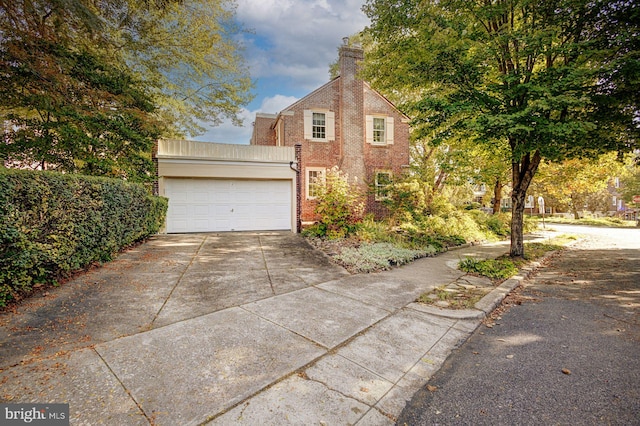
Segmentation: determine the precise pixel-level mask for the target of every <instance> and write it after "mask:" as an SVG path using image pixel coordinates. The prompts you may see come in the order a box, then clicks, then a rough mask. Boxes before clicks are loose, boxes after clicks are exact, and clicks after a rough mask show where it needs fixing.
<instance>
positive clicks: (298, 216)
mask: <svg viewBox="0 0 640 426" xmlns="http://www.w3.org/2000/svg"><path fill="white" fill-rule="evenodd" d="M295 155H296V161H291V162H290V163H289V167H290V168H291V170H293V171H295V172H296V233H298V234H299V233H300V232H302V198H301V196H300V194H301V190H300V187H301V176H300V168H299V167H300V165H301V164H302V145H301V144H299V143H298V144H296V145H295ZM294 164H296V166H297V167H294V166H293V165H294Z"/></svg>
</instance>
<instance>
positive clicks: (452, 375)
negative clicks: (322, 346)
mask: <svg viewBox="0 0 640 426" xmlns="http://www.w3.org/2000/svg"><path fill="white" fill-rule="evenodd" d="M548 226H549V225H548ZM551 227H553V228H555V229H557V230H559V231H563V232H570V233H574V234H582V235H583V236H584V237H585V239H584V240H582V241H581V242H579V243H578V244H576V245H574V246H573V247H571V248H569V249H567V250H566V251H564V252H562V253H559V254H558V255H557V256H554V257H552V258H551V259H549V260H548V261H547V262H546V264H545V265H543V266H542V267H541V268H540V269H539V270H538V271H537V272H536V274H535V275H534V276H533V277H531V278H530V279H528V280H526V281H525V282H524V285H523V286H522V287H521V288H520V289H518V290H516V292H515V293H513V294H512V295H511V296H509V297H508V298H507V299H506V300H505V302H504V303H503V306H502V307H500V308H498V310H497V311H496V312H495V313H494V314H493V315H492V317H490V318H488V319H487V320H485V323H484V324H482V325H480V327H478V329H477V330H476V331H475V332H474V333H473V334H472V336H471V337H470V338H469V339H468V340H467V341H466V342H465V343H464V344H463V345H462V346H460V347H459V348H458V349H457V350H455V351H454V352H453V353H452V355H451V356H450V357H449V358H448V359H447V361H446V362H445V363H444V365H443V368H442V369H441V370H440V371H439V372H437V373H436V374H434V375H433V376H432V378H431V379H430V381H429V382H428V383H427V385H426V386H425V387H423V388H422V389H421V390H420V391H418V392H417V393H416V394H415V395H414V397H413V398H412V400H411V401H410V402H409V403H407V406H406V407H405V409H404V410H403V412H402V414H401V415H400V416H399V418H398V422H397V424H399V425H405V424H406V425H640V356H639V355H640V229H611V228H591V227H580V226H566V225H563V226H560V225H551Z"/></svg>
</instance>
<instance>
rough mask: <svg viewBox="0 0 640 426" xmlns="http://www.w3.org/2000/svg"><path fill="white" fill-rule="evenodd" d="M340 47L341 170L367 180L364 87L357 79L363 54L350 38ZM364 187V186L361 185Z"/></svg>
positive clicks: (360, 48)
mask: <svg viewBox="0 0 640 426" xmlns="http://www.w3.org/2000/svg"><path fill="white" fill-rule="evenodd" d="M343 41H344V44H343V45H342V46H340V55H339V59H338V61H339V65H340V94H341V96H340V120H341V121H340V127H341V133H342V137H341V143H342V160H341V164H340V169H341V170H342V171H344V172H346V173H348V174H349V178H350V181H351V182H353V178H354V176H365V165H364V143H365V117H364V83H363V81H362V80H360V79H358V78H357V74H358V68H359V63H360V61H362V60H363V59H364V50H363V49H362V47H360V46H358V45H355V46H349V44H348V38H346V37H345V38H344V39H343ZM358 183H359V184H364V182H358Z"/></svg>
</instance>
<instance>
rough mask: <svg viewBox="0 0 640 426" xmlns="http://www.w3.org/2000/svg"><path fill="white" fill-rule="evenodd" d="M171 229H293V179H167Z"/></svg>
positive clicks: (210, 230) (168, 219) (187, 230)
mask: <svg viewBox="0 0 640 426" xmlns="http://www.w3.org/2000/svg"><path fill="white" fill-rule="evenodd" d="M165 195H166V196H167V197H168V198H169V210H168V211H167V232H168V233H176V232H212V231H261V230H289V229H291V181H289V180H237V179H236V180H234V179H178V178H167V179H166V180H165Z"/></svg>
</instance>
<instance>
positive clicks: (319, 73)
mask: <svg viewBox="0 0 640 426" xmlns="http://www.w3.org/2000/svg"><path fill="white" fill-rule="evenodd" d="M237 4H238V8H237V19H238V21H239V22H240V23H241V24H243V26H244V27H245V28H247V29H249V30H251V32H252V33H245V34H243V35H242V42H243V45H244V46H245V48H246V50H245V58H246V62H247V64H248V65H249V68H250V72H251V78H252V79H253V80H254V82H255V88H254V90H253V93H254V94H255V98H254V100H253V101H252V102H251V103H250V104H249V105H247V106H246V107H245V108H244V109H243V111H242V113H241V117H242V118H243V121H244V126H243V127H236V126H233V125H232V124H231V123H230V122H224V123H223V124H222V125H220V126H218V127H210V126H208V125H206V124H205V127H206V128H207V131H206V133H204V134H203V135H200V136H198V137H194V138H192V139H194V140H198V141H207V142H219V143H237V144H248V143H249V139H250V138H251V131H252V126H251V123H252V122H253V121H254V119H255V115H256V113H257V112H265V113H277V112H279V111H281V110H282V109H284V108H285V107H287V106H288V105H291V104H292V103H294V102H295V101H297V100H298V99H300V98H301V97H303V96H305V95H306V94H308V93H309V92H311V91H313V90H315V89H317V88H318V87H320V86H322V85H323V84H325V83H326V82H328V81H329V64H330V63H332V62H334V61H335V60H336V59H337V57H338V47H339V46H340V44H342V38H343V37H347V36H350V35H352V34H355V33H356V32H358V31H360V30H362V29H363V28H364V27H365V26H366V25H367V24H368V23H369V21H368V18H367V17H366V16H365V15H364V13H362V11H361V7H362V4H363V0H237Z"/></svg>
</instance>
